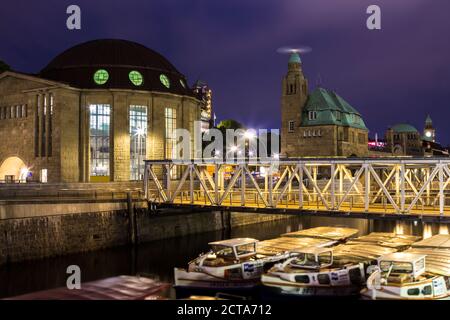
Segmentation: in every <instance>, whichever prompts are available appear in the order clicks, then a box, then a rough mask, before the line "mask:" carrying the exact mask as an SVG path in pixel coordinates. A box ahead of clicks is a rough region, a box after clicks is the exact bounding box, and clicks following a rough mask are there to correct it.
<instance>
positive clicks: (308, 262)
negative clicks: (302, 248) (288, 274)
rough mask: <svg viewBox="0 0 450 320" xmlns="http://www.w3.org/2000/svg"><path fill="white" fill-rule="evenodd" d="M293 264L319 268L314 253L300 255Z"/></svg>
mask: <svg viewBox="0 0 450 320" xmlns="http://www.w3.org/2000/svg"><path fill="white" fill-rule="evenodd" d="M292 262H293V264H296V265H303V266H317V262H316V256H315V255H314V254H312V253H300V254H299V255H298V256H297V258H296V259H294V260H293V261H292Z"/></svg>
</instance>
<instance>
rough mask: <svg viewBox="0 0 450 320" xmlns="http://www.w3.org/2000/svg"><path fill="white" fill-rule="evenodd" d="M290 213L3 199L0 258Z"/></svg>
mask: <svg viewBox="0 0 450 320" xmlns="http://www.w3.org/2000/svg"><path fill="white" fill-rule="evenodd" d="M286 217H289V216H287V215H267V214H255V213H238V212H219V211H217V212H198V213H195V212H182V211H173V212H161V213H151V212H150V211H148V210H147V205H146V202H143V201H138V202H134V203H133V210H129V207H128V206H127V203H126V202H125V201H123V200H122V201H120V200H118V201H109V202H102V201H90V202H89V201H88V202H87V201H70V202H61V201H59V202H51V201H47V202H44V201H40V202H36V203H33V202H32V201H29V202H28V203H23V202H17V203H14V202H8V203H1V202H0V264H4V263H9V262H18V261H24V260H32V259H39V258H44V257H51V256H58V255H64V254H69V253H75V252H85V251H91V250H98V249H102V248H107V247H114V246H121V245H127V244H131V243H133V242H148V241H152V240H159V239H166V238H171V237H178V236H184V235H188V234H195V233H201V232H207V231H215V230H221V229H225V228H233V227H237V226H242V225H246V224H253V223H259V222H263V221H270V220H278V219H284V218H286Z"/></svg>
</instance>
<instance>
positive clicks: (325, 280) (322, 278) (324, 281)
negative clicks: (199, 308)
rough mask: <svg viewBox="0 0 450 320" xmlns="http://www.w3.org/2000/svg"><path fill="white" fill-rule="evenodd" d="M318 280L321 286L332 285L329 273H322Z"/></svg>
mask: <svg viewBox="0 0 450 320" xmlns="http://www.w3.org/2000/svg"><path fill="white" fill-rule="evenodd" d="M317 280H318V281H319V283H320V284H330V276H329V275H328V273H321V274H319V275H318V276H317Z"/></svg>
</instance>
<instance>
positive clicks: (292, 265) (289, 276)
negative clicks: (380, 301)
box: [261, 247, 365, 297]
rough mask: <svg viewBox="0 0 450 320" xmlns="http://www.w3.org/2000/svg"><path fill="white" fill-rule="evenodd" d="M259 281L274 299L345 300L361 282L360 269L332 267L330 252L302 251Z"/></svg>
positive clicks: (331, 253)
mask: <svg viewBox="0 0 450 320" xmlns="http://www.w3.org/2000/svg"><path fill="white" fill-rule="evenodd" d="M291 254H292V255H294V256H293V257H291V258H289V259H287V260H286V261H284V262H283V263H277V264H275V265H274V266H273V267H272V268H271V269H270V270H269V271H268V272H267V273H265V274H263V275H262V277H261V282H262V284H263V285H264V289H265V290H267V291H269V292H272V294H275V295H278V296H283V295H286V296H302V297H308V296H349V295H355V294H358V293H359V291H360V289H361V285H362V284H363V283H364V281H365V273H364V265H363V264H362V263H356V264H355V263H349V264H343V265H335V264H334V263H333V249H332V248H317V247H316V248H302V249H299V250H295V251H293V252H291Z"/></svg>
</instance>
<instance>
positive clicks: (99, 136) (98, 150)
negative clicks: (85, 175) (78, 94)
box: [89, 104, 111, 177]
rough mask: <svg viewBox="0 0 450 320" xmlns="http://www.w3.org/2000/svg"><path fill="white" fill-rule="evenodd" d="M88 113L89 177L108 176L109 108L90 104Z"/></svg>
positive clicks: (103, 105)
mask: <svg viewBox="0 0 450 320" xmlns="http://www.w3.org/2000/svg"><path fill="white" fill-rule="evenodd" d="M89 111H90V116H89V123H90V125H89V142H90V159H91V161H90V175H91V176H94V177H95V176H109V157H110V151H109V149H110V145H109V142H110V139H109V135H110V132H109V127H110V121H111V106H110V105H109V104H91V105H90V106H89Z"/></svg>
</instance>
